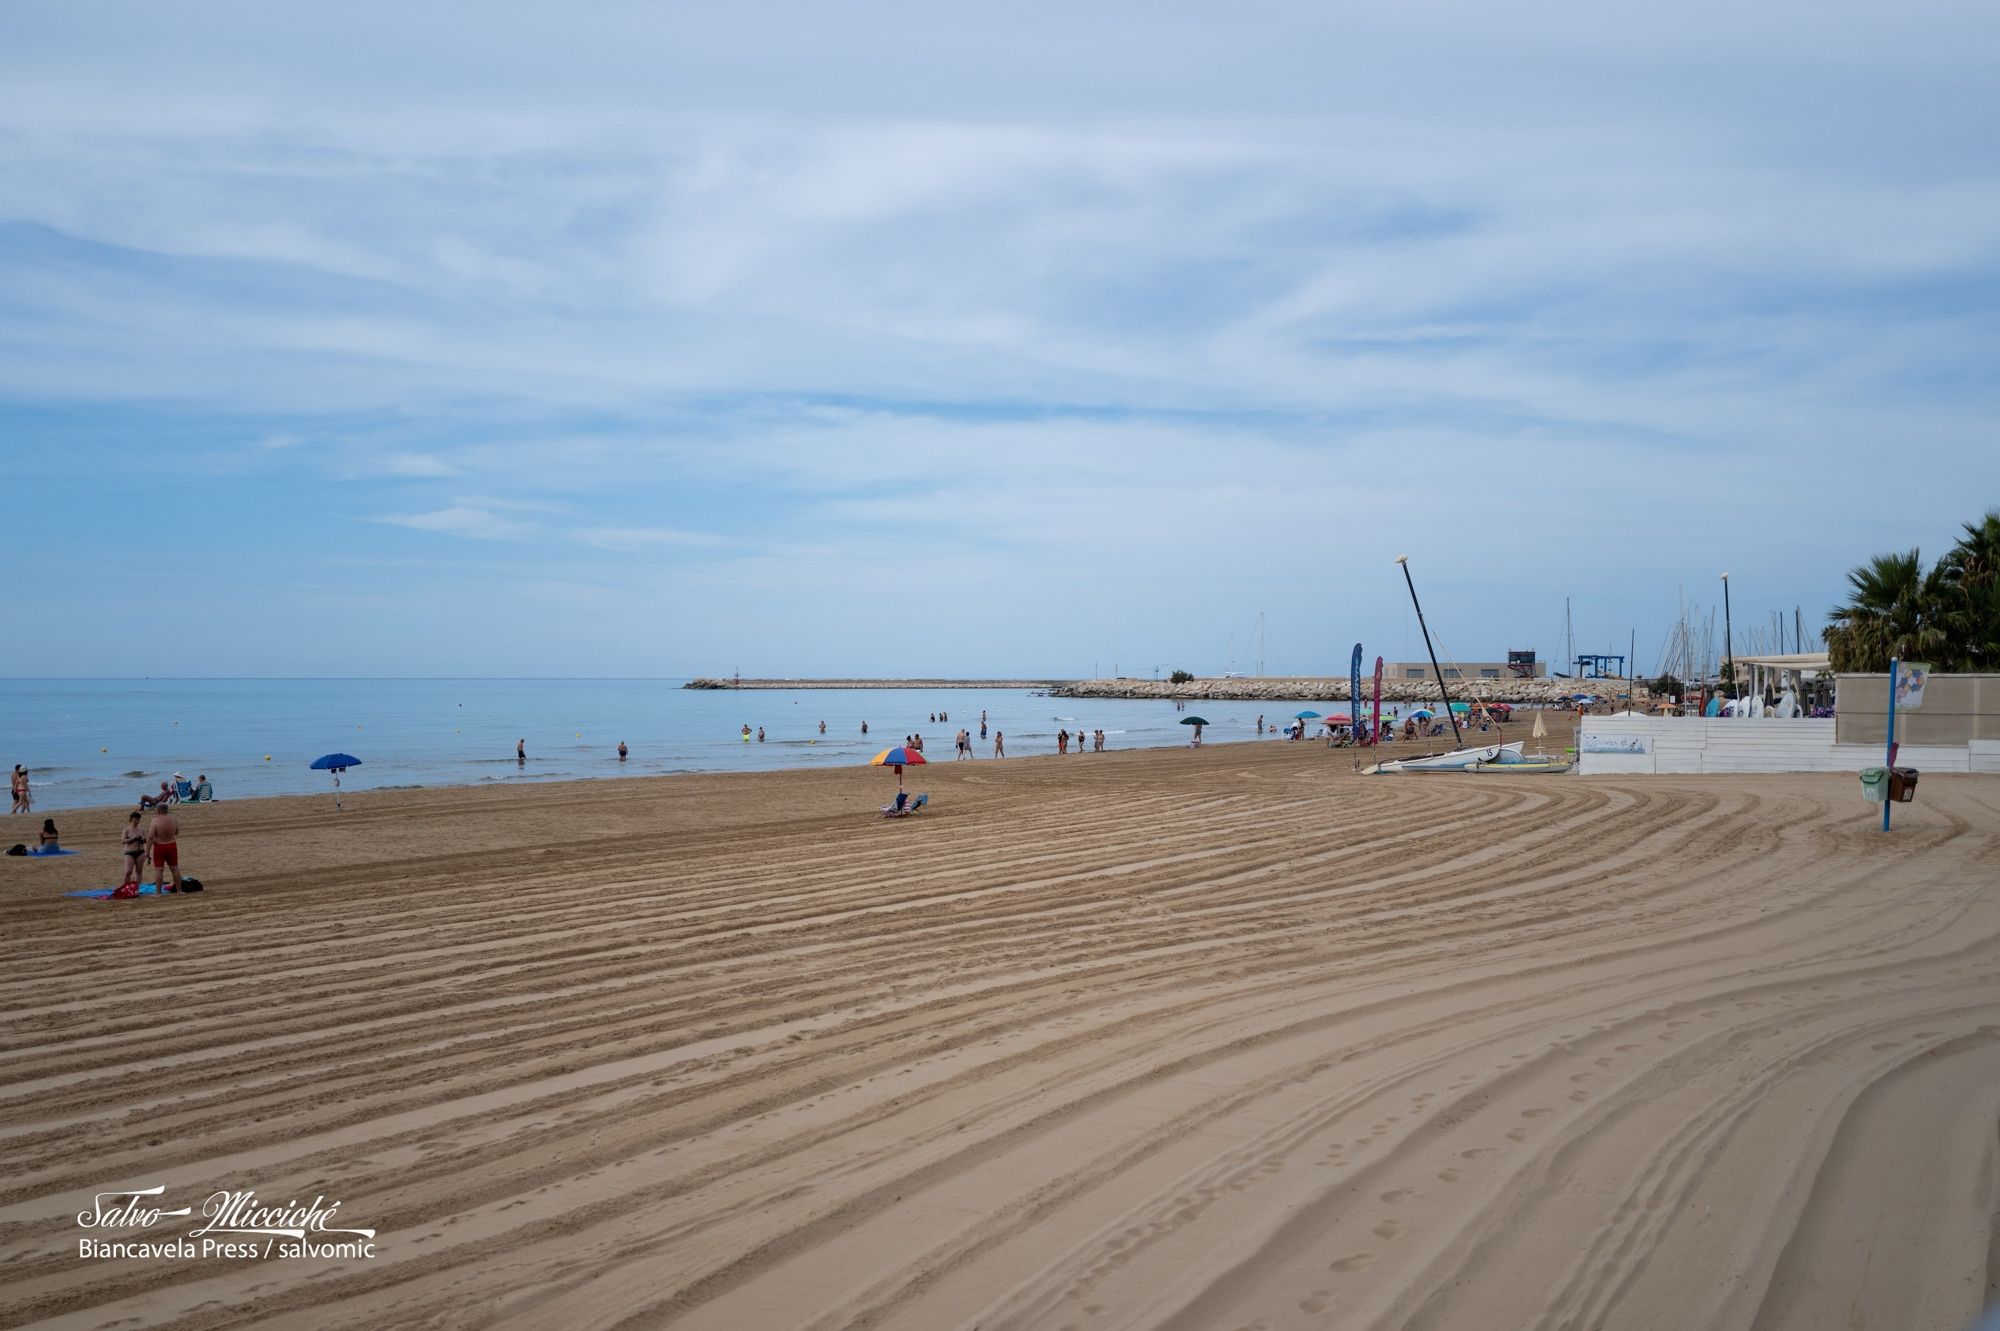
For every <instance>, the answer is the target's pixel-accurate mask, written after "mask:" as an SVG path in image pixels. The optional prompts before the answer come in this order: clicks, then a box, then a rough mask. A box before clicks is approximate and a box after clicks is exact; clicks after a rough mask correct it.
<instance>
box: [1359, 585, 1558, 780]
mask: <svg viewBox="0 0 2000 1331" xmlns="http://www.w3.org/2000/svg"><path fill="white" fill-rule="evenodd" d="M1396 562H1397V563H1398V564H1400V565H1402V568H1403V581H1404V582H1405V583H1407V584H1408V585H1409V588H1410V604H1411V605H1413V606H1415V607H1416V610H1417V627H1418V628H1420V629H1422V630H1423V631H1424V650H1425V651H1426V652H1429V653H1430V658H1431V673H1432V674H1434V675H1436V676H1437V682H1438V691H1439V692H1440V693H1442V694H1443V695H1444V714H1445V717H1446V718H1447V719H1448V720H1450V722H1451V735H1452V739H1453V741H1454V742H1456V743H1457V744H1458V745H1459V746H1460V747H1458V748H1455V749H1453V750H1452V751H1451V752H1449V753H1432V754H1426V755H1424V756H1423V757H1420V758H1394V759H1391V760H1390V761H1388V762H1383V763H1376V764H1375V765H1374V766H1373V767H1368V768H1364V769H1363V770H1364V771H1366V772H1369V773H1372V774H1376V775H1381V774H1383V773H1387V772H1503V773H1507V774H1510V775H1526V774H1527V773H1529V772H1566V771H1568V770H1569V763H1568V762H1566V761H1564V760H1562V759H1559V758H1552V757H1549V756H1548V755H1546V754H1524V753H1522V752H1521V745H1522V741H1521V740H1514V741H1513V742H1512V743H1501V744H1485V745H1481V746H1480V747H1478V748H1466V747H1464V744H1465V737H1464V736H1463V735H1461V734H1460V733H1459V730H1458V716H1457V714H1456V713H1454V712H1453V711H1452V710H1451V690H1450V689H1449V688H1448V687H1446V685H1445V682H1444V671H1443V670H1441V669H1439V668H1438V659H1437V648H1435V647H1433V646H1432V645H1431V631H1430V626H1429V625H1427V624H1425V623H1424V607H1423V605H1422V604H1421V603H1420V602H1419V601H1418V600H1417V584H1416V583H1415V582H1413V581H1411V579H1410V557H1409V556H1408V555H1397V556H1396Z"/></svg>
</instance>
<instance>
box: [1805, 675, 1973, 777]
mask: <svg viewBox="0 0 2000 1331" xmlns="http://www.w3.org/2000/svg"><path fill="white" fill-rule="evenodd" d="M1834 715H1835V718H1836V719H1835V726H1836V731H1835V740H1836V742H1838V743H1841V744H1873V745H1874V746H1875V747H1876V748H1877V749H1880V748H1881V747H1882V746H1883V744H1885V743H1887V742H1888V739H1889V677H1888V676H1887V675H1842V676H1840V678H1839V679H1838V680H1836V681H1835V684H1834ZM1976 739H1988V740H2000V675H1940V674H1937V673H1935V672H1933V673H1932V674H1931V675H1930V677H1929V678H1928V679H1927V680H1926V681H1925V685H1924V691H1923V698H1922V702H1921V705H1920V706H1919V707H1918V708H1917V710H1915V711H1906V710H1904V708H1903V707H1902V706H1901V705H1898V707H1897V708H1896V741H1897V743H1899V744H1918V745H1930V744H1942V745H1960V744H1968V743H1970V742H1971V741H1973V740H1976ZM1877 761H1878V762H1879V761H1880V759H1879V758H1878V759H1877Z"/></svg>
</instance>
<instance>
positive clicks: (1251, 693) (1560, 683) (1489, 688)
mask: <svg viewBox="0 0 2000 1331" xmlns="http://www.w3.org/2000/svg"><path fill="white" fill-rule="evenodd" d="M1450 687H1451V696H1452V697H1453V698H1454V699H1458V700H1461V701H1464V702H1504V703H1519V704H1524V705H1529V706H1533V705H1542V706H1548V705H1552V704H1556V703H1566V702H1568V701H1569V699H1570V698H1571V696H1572V695H1574V694H1578V693H1588V694H1592V695H1593V696H1596V697H1613V698H1615V697H1617V696H1619V695H1621V694H1624V693H1627V692H1630V691H1631V681H1629V680H1623V679H1466V680H1452V681H1451V684H1450ZM1373 689H1374V676H1373V675H1372V674H1365V675H1363V676H1362V677H1361V692H1362V696H1363V697H1364V698H1366V697H1372V696H1373ZM1049 692H1050V694H1051V695H1053V696H1055V697H1058V698H1174V699H1186V700H1190V701H1191V700H1193V699H1196V698H1213V699H1216V700H1218V701H1222V702H1265V701H1269V702H1296V701H1308V702H1312V701H1326V702H1348V701H1351V700H1350V699H1349V698H1348V681H1347V679H1346V677H1344V676H1343V677H1341V678H1338V679H1334V678H1327V677H1320V676H1315V677H1310V678H1283V679H1281V678H1275V677H1272V676H1260V677H1258V678H1255V679H1192V680H1189V681H1187V682H1186V683H1184V684H1170V683H1168V682H1167V681H1166V680H1163V679H1084V680H1077V681H1076V682H1074V683H1070V684H1057V685H1052V686H1050V688H1049ZM1638 692H1639V697H1640V698H1641V699H1644V698H1645V697H1646V696H1647V695H1646V690H1645V687H1644V686H1643V685H1641V686H1640V688H1639V691H1638ZM1382 701H1384V702H1393V703H1398V704H1401V703H1436V702H1437V701H1438V686H1437V685H1436V684H1435V683H1433V682H1431V681H1429V680H1421V679H1384V680H1383V681H1382Z"/></svg>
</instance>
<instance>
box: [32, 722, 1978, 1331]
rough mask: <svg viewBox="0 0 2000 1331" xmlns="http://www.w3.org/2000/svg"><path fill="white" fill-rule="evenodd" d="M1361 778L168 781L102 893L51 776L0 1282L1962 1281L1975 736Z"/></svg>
mask: <svg viewBox="0 0 2000 1331" xmlns="http://www.w3.org/2000/svg"><path fill="white" fill-rule="evenodd" d="M1519 728H1520V729H1525V727H1519ZM1510 729H1515V728H1514V727H1510ZM1552 742H1553V743H1555V744H1557V745H1560V744H1561V743H1564V742H1566V741H1565V740H1561V739H1558V740H1555V741H1552ZM1351 768H1352V758H1351V755H1349V754H1347V753H1344V752H1339V751H1335V752H1329V751H1327V750H1326V749H1324V748H1322V747H1320V746H1318V745H1288V744H1284V743H1280V742H1266V743H1262V744H1244V745H1233V746H1224V745H1213V746H1210V747H1208V748H1206V749H1204V750H1202V751H1199V752H1191V751H1189V750H1186V749H1175V750H1159V751H1148V752H1131V753H1112V754H1106V755H1096V754H1091V755H1086V756H1084V757H1069V758H1054V757H1049V758H1036V759H1019V758H1017V759H1011V760H1009V761H1007V762H1003V763H994V762H990V761H985V760H982V761H979V762H976V763H960V764H953V763H951V762H949V761H940V762H938V763H936V764H933V765H932V766H930V767H928V768H925V769H921V770H918V769H913V770H912V771H911V773H910V786H911V788H912V789H913V790H928V791H929V792H930V793H931V796H932V806H931V810H930V811H929V812H927V813H925V814H924V815H923V816H921V817H919V818H916V819H909V820H903V821H899V822H890V821H884V820H880V819H878V818H876V817H874V816H873V811H874V808H875V807H876V806H877V805H879V804H882V803H885V802H887V800H888V799H889V797H890V796H891V795H892V794H893V791H894V786H895V782H894V779H893V777H892V776H891V775H890V774H889V773H887V772H885V771H881V770H868V769H858V770H853V771H841V772H834V773H826V772H812V773H797V772H794V773H784V772H779V773H746V774H738V775H726V776H714V777H689V778H667V779H656V780H641V781H605V782H590V783H585V784H570V785H543V786H535V787H532V788H515V789H487V790H469V789H461V790H438V791H401V792H368V791H355V792H350V793H349V794H348V796H347V805H348V807H347V810H346V812H344V813H341V814H338V815H336V814H335V813H334V812H333V809H332V800H331V798H330V797H329V798H293V799H278V800H263V801H252V802H241V803H236V802H230V803H224V804H220V805H217V806H214V807H212V808H196V809H190V810H187V811H185V812H184V814H183V818H182V821H183V824H184V829H185V830H184V832H183V835H182V845H183V847H184V851H185V854H186V857H187V867H188V869H189V870H190V871H191V872H193V873H195V874H196V875H198V876H199V877H201V878H202V879H204V880H205V882H206V883H207V884H208V885H209V888H210V891H209V892H208V893H207V894H206V895H205V896H203V897H201V898H198V899H193V900H167V901H154V902H138V903H117V904H109V903H107V904H99V903H88V902H78V901H67V900H62V899H60V898H59V897H58V896H57V893H58V892H59V891H60V890H61V889H62V888H65V887H73V886H83V885H94V884H99V883H109V882H111V881H114V880H115V878H116V874H117V870H116V864H117V857H116V853H115V845H116V839H117V838H116V826H117V823H118V821H119V819H120V814H119V813H118V812H117V811H111V810H100V811H92V812H84V813H71V814H68V815H66V816H65V817H64V818H63V826H64V830H65V833H66V834H67V839H68V840H69V841H70V842H71V843H72V844H74V845H78V846H82V847H84V848H86V850H87V851H88V852H89V853H88V854H86V855H83V856H79V857H76V858H74V859H69V860H65V861H61V862H59V863H49V864H36V863H32V862H31V863H27V864H23V863H22V862H21V861H19V860H11V861H6V862H5V863H4V866H0V932H4V944H5V953H6V957H7V965H6V967H5V968H4V973H0V1011H4V1021H0V1051H4V1053H3V1054H0V1272H4V1275H3V1276H0V1324H4V1325H7V1326H15V1325H24V1324H46V1325H50V1326H61V1327H99V1326H107V1325H118V1326H124V1327H132V1326H160V1325H174V1326H188V1327H225V1326H236V1325H243V1324H249V1323H252V1322H267V1323H271V1324H282V1325H284V1326H286V1327H326V1328H335V1327H340V1328H346V1327H358V1326H367V1327H405V1326H424V1327H438V1328H450V1327H473V1326H479V1327H488V1326H491V1327H520V1328H553V1327H562V1328H592V1327H607V1328H608V1327H621V1328H622V1327H653V1326H675V1327H689V1328H696V1327H700V1328H709V1327H715V1328H754V1329H762V1328H787V1327H837V1326H855V1325H866V1326H871V1327H881V1328H923V1329H925V1331H933V1329H935V1328H942V1327H971V1326H975V1325H976V1326H978V1327H979V1328H981V1331H996V1329H997V1328H1060V1327H1074V1328H1078V1329H1079V1331H1095V1329H1097V1328H1108V1327H1128V1326H1143V1327H1173V1328H1188V1329H1189V1331H1195V1329H1197V1328H1199V1329H1202V1331H1206V1329H1208V1328H1218V1329H1220V1328H1234V1327H1269V1328H1282V1327H1340V1328H1354V1327H1507V1328H1514V1327H1528V1326H1550V1327H1579V1328H1584V1327H1635V1328H1637V1327H1645V1328H1663V1327H1688V1328H1697V1327H1699V1328H1712V1327H1745V1328H1749V1327H1759V1328H1762V1327H1801V1328H1805V1327H1812V1328H1823V1327H1828V1326H1836V1325H1838V1326H1861V1327H1880V1328H1899V1329H1908V1328H1926V1327H1937V1328H1953V1329H1954V1331H1955V1329H1956V1328H1959V1327H1962V1326H1963V1325H1965V1323H1966V1322H1967V1320H1968V1319H1969V1318H1971V1317H1972V1316H1973V1315H1974V1314H1975V1313H1976V1312H1977V1311H1978V1310H1979V1308H1980V1307H1981V1306H1982V1304H1983V1303H1984V1302H1985V1301H1986V1300H1987V1298H1988V1297H1989V1296H1990V1294H1991V1291H1992V1289H1993V1280H1994V1276H1995V1267H1996V1247H1995V1241H1996V1230H1995V1207H1996V1201H2000V1168H1996V1149H1995V1148H1996V1132H1995V1128H1996V1123H2000V891H1996V886H2000V780H1994V779H1991V778H1979V777H1957V778H1953V777H1948V776H1930V777H1927V778H1926V780H1925V781H1924V783H1923V786H1922V790H1921V794H1920V799H1919V802H1918V803H1916V804H1914V805H1911V806H1906V807H1903V808H1901V809H1900V810H1899V813H1898V820H1897V828H1896V831H1895V832H1894V833H1893V834H1892V835H1890V836H1886V837H1885V836H1884V835H1882V833H1881V832H1880V831H1879V830H1878V827H1877V823H1876V821H1875V819H1874V818H1873V817H1872V816H1871V814H1872V813H1873V811H1874V806H1868V805H1864V804H1863V803H1862V802H1861V800H1860V798H1859V791H1858V786H1857V782H1856V781H1855V780H1854V779H1853V778H1852V777H1831V776H1827V777H1822V776H1796V777H1770V776H1761V777H1707V778H1691V777H1690V778H1678V777H1659V778H1644V779H1641V778H1634V779H1629V780H1615V779H1590V780H1585V779H1580V778H1576V777H1540V776H1537V777H1490V776H1411V777H1401V778H1373V779H1369V778H1360V777H1356V776H1355V775H1353V773H1352V770H1351ZM25 825H26V824H25V822H24V820H18V819H17V820H12V821H11V822H10V823H9V824H8V828H9V830H11V831H12V832H13V835H11V836H10V837H9V838H8V839H9V840H10V841H11V840H16V839H19V832H18V828H19V827H20V826H25ZM107 847H110V848H111V849H107ZM157 1184H164V1185H166V1187H167V1193H166V1195H165V1198H166V1200H167V1201H170V1202H172V1203H173V1204H175V1205H188V1204H190V1203H192V1204H194V1205H196V1206H199V1205H200V1201H201V1199H202V1198H203V1197H205V1196H206V1195H207V1194H209V1193H210V1192H212V1191H214V1190H216V1189H221V1188H253V1189H255V1191H256V1192H257V1193H258V1195H259V1196H260V1197H261V1198H262V1199H263V1200H265V1201H267V1202H271V1201H277V1202H283V1201H286V1200H289V1199H292V1198H297V1199H299V1200H300V1201H302V1202H303V1201H305V1200H307V1199H309V1198H311V1197H312V1196H314V1195H323V1196H324V1197H325V1199H326V1200H327V1201H329V1202H331V1201H335V1200H338V1201H339V1202H340V1203H341V1206H340V1211H339V1220H338V1222H337V1223H339V1224H341V1225H345V1226H365V1227H372V1228H375V1229H377V1230H378V1231H379V1235H378V1238H377V1240H376V1243H377V1247H376V1255H375V1256H374V1257H373V1258H357V1259H348V1260H329V1259H298V1260H289V1261H287V1260H279V1259H276V1258H273V1259H271V1260H268V1261H267V1260H262V1259H254V1260H245V1261H227V1260H223V1259H220V1258H216V1259H206V1260H205V1259H200V1258H195V1259H189V1260H173V1259H152V1260H145V1259H135V1260H96V1261H86V1260H82V1259H80V1258H79V1257H78V1255H77V1253H78V1239H79V1238H80V1237H85V1236H86V1235H87V1232H86V1231H83V1230H80V1229H79V1228H78V1225H77V1223H76V1216H77V1214H78V1212H79V1211H84V1210H88V1209H89V1208H90V1206H91V1196H92V1194H93V1193H95V1192H97V1191H99V1190H101V1189H107V1188H111V1187H118V1186H123V1187H139V1186H150V1185H157ZM190 1223H191V1222H189V1221H185V1220H182V1221H173V1222H163V1223H162V1224H161V1225H159V1226H158V1227H157V1229H156V1231H155V1233H156V1235H170V1234H181V1233H184V1232H186V1228H187V1226H188V1225H189V1224H190ZM98 1237H99V1238H104V1239H110V1238H119V1239H128V1240H129V1239H131V1238H133V1237H135V1235H134V1234H132V1233H117V1234H99V1235H98Z"/></svg>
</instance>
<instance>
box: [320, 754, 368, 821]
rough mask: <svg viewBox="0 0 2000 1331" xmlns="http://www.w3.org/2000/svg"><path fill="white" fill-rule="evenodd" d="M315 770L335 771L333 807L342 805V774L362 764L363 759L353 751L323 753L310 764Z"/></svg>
mask: <svg viewBox="0 0 2000 1331" xmlns="http://www.w3.org/2000/svg"><path fill="white" fill-rule="evenodd" d="M309 766H310V767H311V769H312V770H313V771H315V772H331V773H333V807H334V808H336V809H338V808H339V807H340V774H341V773H342V772H345V771H346V770H347V769H348V768H350V767H359V766H361V760H360V759H359V758H357V757H355V756H354V755H353V754H351V753H322V754H321V755H320V756H319V757H317V758H315V759H313V760H312V762H311V763H310V764H309Z"/></svg>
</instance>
